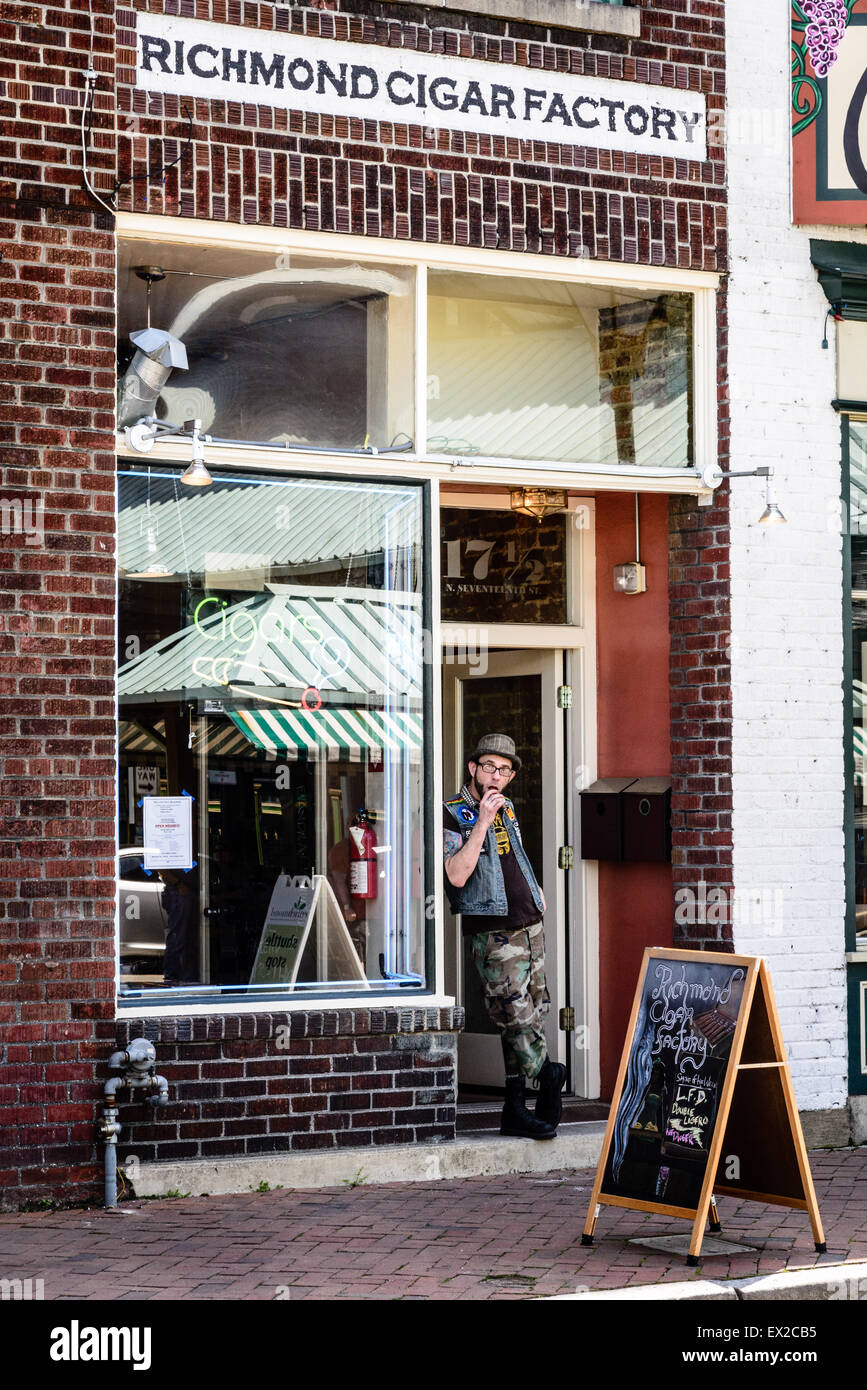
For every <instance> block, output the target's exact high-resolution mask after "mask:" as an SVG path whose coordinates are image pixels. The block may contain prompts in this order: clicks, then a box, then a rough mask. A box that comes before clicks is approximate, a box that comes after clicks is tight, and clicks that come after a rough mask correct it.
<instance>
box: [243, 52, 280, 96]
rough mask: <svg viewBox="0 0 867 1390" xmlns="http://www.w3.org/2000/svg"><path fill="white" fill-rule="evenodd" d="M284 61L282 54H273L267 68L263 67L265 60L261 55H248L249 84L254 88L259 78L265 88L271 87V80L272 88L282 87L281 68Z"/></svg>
mask: <svg viewBox="0 0 867 1390" xmlns="http://www.w3.org/2000/svg"><path fill="white" fill-rule="evenodd" d="M285 63H286V59H285V57H284V56H283V54H282V53H275V54H274V57H273V58H272V59H271V61H270V63H269V64H268V66H267V67H266V66H265V59H264V58H263V57H262V54H261V53H251V54H250V82H251V84H252V85H253V86H254V87H255V86H256V83H257V82H258V81H259V79H260V78H261V79H262V81H263V82H264V83H265V86H266V87H270V86H271V81H272V79H273V82H274V86H275V87H277V88H282V86H283V68H284V65H285Z"/></svg>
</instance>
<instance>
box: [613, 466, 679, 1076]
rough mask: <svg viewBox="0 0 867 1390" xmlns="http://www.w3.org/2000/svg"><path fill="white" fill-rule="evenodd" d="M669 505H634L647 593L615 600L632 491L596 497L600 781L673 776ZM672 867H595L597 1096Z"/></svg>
mask: <svg viewBox="0 0 867 1390" xmlns="http://www.w3.org/2000/svg"><path fill="white" fill-rule="evenodd" d="M668 505H669V499H668V497H664V496H655V495H649V494H647V493H645V494H644V495H643V496H642V497H641V499H640V509H639V514H640V532H641V557H640V558H641V560H642V563H643V564H645V565H646V567H647V592H646V593H644V594H635V595H632V594H629V595H627V594H617V593H615V592H614V580H613V570H614V566H615V565H618V564H623V563H624V562H625V561H627V560H634V559H635V498H634V495H633V494H632V493H628V494H627V493H611V494H602V495H601V496H599V497H597V499H596V547H597V549H596V616H597V660H598V730H599V735H598V736H599V776H600V777H628V776H635V777H663V776H667V775H668V773H669V771H670V769H671V744H670V732H669V730H670V708H669V705H670V701H669V651H668V647H669V637H668V607H669V601H668V564H669V559H668ZM672 920H673V901H672V878H671V866H670V865H669V864H612V863H600V865H599V1000H600V1003H599V1013H600V1032H601V1057H602V1096H603V1098H605V1099H609V1098H610V1096H611V1093H612V1090H613V1087H614V1081H615V1079H616V1076H617V1064H618V1061H619V1060H620V1053H621V1050H622V1047H623V1038H624V1035H625V1032H626V1025H627V1022H628V1019H629V1008H630V1005H631V1003H632V996H633V993H634V990H635V981H636V979H637V976H638V968H639V965H640V963H641V957H642V953H643V951H644V948H645V946H671V945H672Z"/></svg>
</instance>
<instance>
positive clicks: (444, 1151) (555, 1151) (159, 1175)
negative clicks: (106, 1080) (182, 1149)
mask: <svg viewBox="0 0 867 1390" xmlns="http://www.w3.org/2000/svg"><path fill="white" fill-rule="evenodd" d="M604 1134H605V1124H604V1122H602V1121H601V1120H596V1121H584V1122H580V1123H575V1124H565V1125H562V1126H561V1127H560V1129H559V1130H558V1132H557V1137H556V1139H548V1140H543V1141H540V1140H534V1139H505V1138H502V1137H501V1136H500V1135H499V1134H497V1135H492V1134H491V1133H490V1132H489V1131H478V1132H475V1133H467V1134H461V1136H460V1137H459V1138H458V1139H455V1140H454V1141H449V1142H447V1143H444V1144H383V1145H382V1146H380V1147H377V1148H369V1149H340V1150H339V1151H329V1152H323V1151H322V1150H321V1149H320V1150H317V1151H315V1152H313V1153H309V1152H303V1153H285V1154H273V1153H272V1154H257V1155H255V1156H252V1157H249V1158H226V1159H212V1158H207V1159H206V1158H202V1159H186V1160H180V1161H177V1162H173V1163H142V1162H141V1161H139V1160H134V1161H130V1162H127V1163H122V1162H120V1161H119V1162H118V1166H119V1167H120V1168H122V1170H123V1172H124V1174H125V1176H126V1180H127V1182H128V1183H130V1184H131V1185H132V1187H133V1190H134V1192H135V1195H136V1197H166V1196H168V1194H169V1193H170V1192H171V1193H173V1194H175V1195H177V1193H179V1192H180V1193H183V1194H184V1195H189V1196H191V1197H204V1196H219V1195H222V1194H225V1193H229V1192H250V1191H255V1190H256V1189H257V1188H258V1187H260V1186H261V1185H262V1184H263V1183H267V1184H268V1186H269V1187H270V1188H272V1189H273V1188H276V1187H286V1188H317V1187H340V1186H341V1185H342V1186H345V1187H355V1186H360V1185H361V1184H362V1183H387V1182H432V1181H436V1180H437V1179H454V1178H480V1177H491V1176H495V1175H500V1174H504V1173H551V1172H559V1171H560V1170H561V1169H576V1168H595V1167H596V1164H597V1162H598V1161H599V1154H600V1152H601V1149H602V1139H603V1136H604Z"/></svg>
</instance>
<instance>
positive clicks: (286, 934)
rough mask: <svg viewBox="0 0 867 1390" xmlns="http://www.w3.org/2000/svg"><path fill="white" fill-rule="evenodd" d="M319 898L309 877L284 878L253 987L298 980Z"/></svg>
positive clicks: (277, 890)
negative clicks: (301, 959) (302, 957)
mask: <svg viewBox="0 0 867 1390" xmlns="http://www.w3.org/2000/svg"><path fill="white" fill-rule="evenodd" d="M318 896H319V895H318V893H317V891H316V887H315V885H314V884H313V883H311V882H310V879H309V878H289V877H288V876H286V875H284V874H281V875H280V877H279V878H278V879H277V882H276V883H275V884H274V891H273V893H272V894H271V901H270V903H269V904H268V911H267V913H266V915H265V926H264V929H263V931H262V937H261V940H260V941H259V949H258V951H257V952H256V959H255V961H254V963H253V970H252V973H251V975H250V983H251V984H254V985H267V984H289V983H291V982H292V981H293V980H294V978H295V972H296V970H297V968H298V962H299V958H300V955H301V951H302V949H303V946H304V943H305V942H306V939H307V932H308V929H309V927H310V922H311V918H312V916H313V909H314V906H315V904H316V899H317V898H318Z"/></svg>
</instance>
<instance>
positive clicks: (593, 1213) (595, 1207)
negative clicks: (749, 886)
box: [581, 1202, 602, 1245]
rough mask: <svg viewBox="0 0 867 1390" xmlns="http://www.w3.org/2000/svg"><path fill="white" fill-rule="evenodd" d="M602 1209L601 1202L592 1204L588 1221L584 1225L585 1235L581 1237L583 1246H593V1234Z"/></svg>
mask: <svg viewBox="0 0 867 1390" xmlns="http://www.w3.org/2000/svg"><path fill="white" fill-rule="evenodd" d="M601 1210H602V1207H601V1205H600V1203H599V1202H596V1203H591V1204H590V1211H588V1213H587V1220H586V1222H585V1223H584V1233H583V1235H582V1236H581V1244H582V1245H592V1244H593V1232H594V1231H595V1230H596V1222H597V1221H598V1220H599V1213H600V1211H601Z"/></svg>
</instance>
